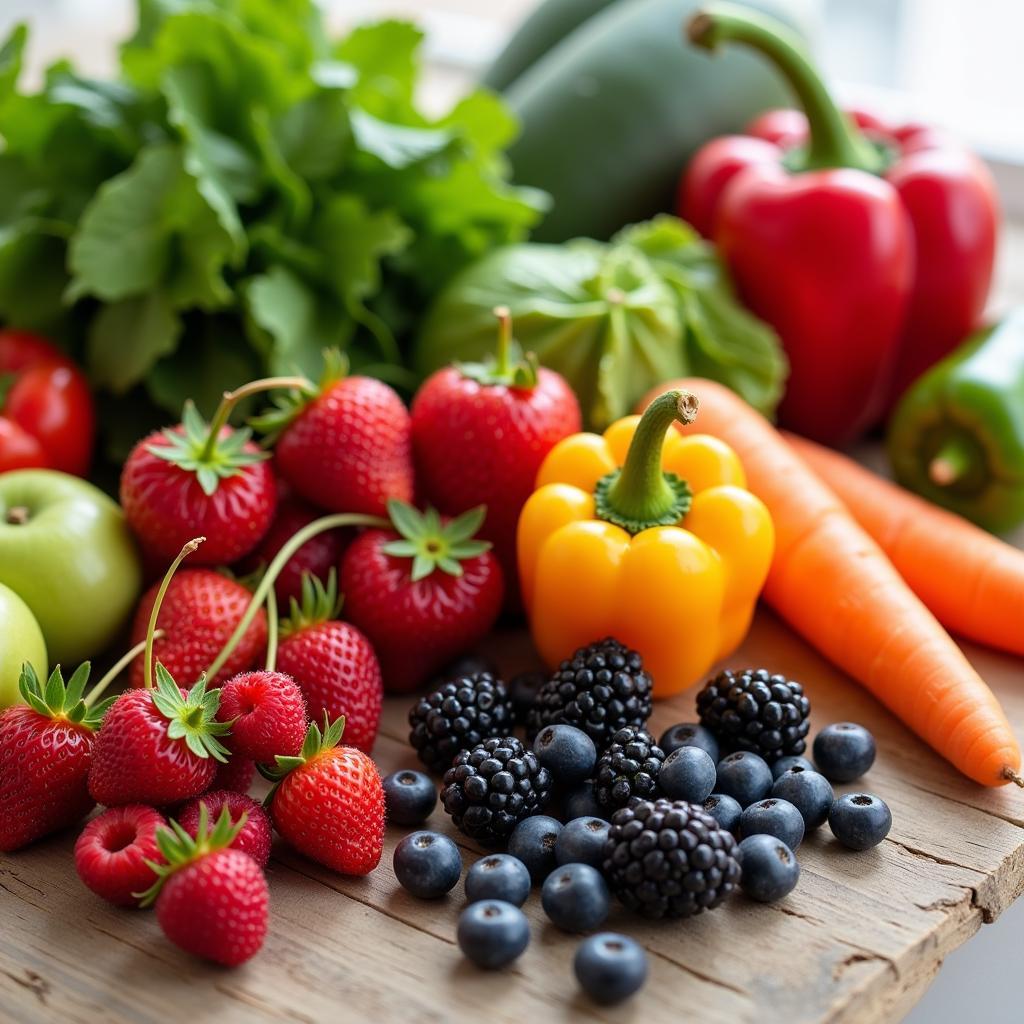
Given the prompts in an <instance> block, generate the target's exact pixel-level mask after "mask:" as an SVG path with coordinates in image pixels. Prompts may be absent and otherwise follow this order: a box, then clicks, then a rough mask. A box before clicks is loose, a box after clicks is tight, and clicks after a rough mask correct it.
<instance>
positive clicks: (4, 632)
mask: <svg viewBox="0 0 1024 1024" xmlns="http://www.w3.org/2000/svg"><path fill="white" fill-rule="evenodd" d="M26 661H27V662H28V663H29V664H30V665H31V666H32V667H33V668H34V669H35V670H36V675H37V676H39V678H40V679H45V678H46V675H47V668H48V666H47V664H46V641H45V640H43V631H42V630H41V629H40V628H39V623H38V622H36V617H35V616H34V615H33V614H32V612H30V611H29V607H28V605H27V604H25V602H24V601H22V599H21V598H20V597H18V595H17V594H16V593H15V592H14V591H13V590H11V588H10V587H5V586H4V585H3V584H2V583H0V709H2V708H9V707H10V706H11V705H12V704H20V703H21V696H20V694H19V693H18V679H19V678H20V677H21V666H22V665H23V664H24V663H25V662H26Z"/></svg>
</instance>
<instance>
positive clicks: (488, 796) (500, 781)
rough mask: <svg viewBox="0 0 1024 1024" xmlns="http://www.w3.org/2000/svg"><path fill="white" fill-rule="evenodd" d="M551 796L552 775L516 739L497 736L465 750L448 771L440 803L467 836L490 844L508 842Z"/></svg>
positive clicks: (532, 753)
mask: <svg viewBox="0 0 1024 1024" xmlns="http://www.w3.org/2000/svg"><path fill="white" fill-rule="evenodd" d="M550 792H551V773H550V772H549V771H548V770H547V768H542V767H541V764H540V762H539V761H538V760H537V755H536V754H535V753H534V752H533V751H532V750H527V749H526V748H525V747H524V746H523V744H522V743H521V742H520V741H519V740H517V739H516V738H515V737H514V736H493V737H491V738H490V739H487V740H484V741H483V743H480V744H477V746H475V747H473V749H472V750H463V751H461V752H460V753H459V754H458V755H457V756H456V758H455V760H454V762H453V763H452V766H451V767H450V768H449V769H448V771H446V772H445V773H444V788H443V789H442V790H441V803H442V805H443V806H444V809H445V811H447V812H448V814H450V815H451V818H452V821H453V822H454V823H455V825H456V826H457V827H458V828H459V829H461V830H462V831H463V832H465V834H466V835H467V836H469V837H470V838H472V839H476V840H477V841H478V842H480V843H483V844H485V845H490V846H493V845H496V844H498V843H501V842H503V841H504V840H506V839H508V837H509V836H510V835H511V834H512V830H513V829H514V828H515V827H516V825H517V824H518V823H519V822H520V821H522V820H523V818H528V817H530V815H532V814H536V813H537V812H538V811H539V810H540V809H541V807H543V805H544V803H545V801H546V800H547V798H548V796H549V795H550Z"/></svg>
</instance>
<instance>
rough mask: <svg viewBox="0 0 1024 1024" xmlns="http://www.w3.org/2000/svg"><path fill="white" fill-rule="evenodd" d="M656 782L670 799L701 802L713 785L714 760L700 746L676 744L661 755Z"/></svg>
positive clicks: (694, 802) (693, 802)
mask: <svg viewBox="0 0 1024 1024" xmlns="http://www.w3.org/2000/svg"><path fill="white" fill-rule="evenodd" d="M658 785H659V786H660V787H661V791H662V792H663V793H664V794H665V796H667V797H668V798H669V799H670V800H688V801H689V802H690V803H692V804H702V803H703V802H704V801H705V800H707V798H708V797H709V796H710V795H711V791H712V790H713V789H714V788H715V762H714V761H712V760H711V755H710V754H709V753H708V752H707V751H706V750H703V749H702V748H701V747H679V748H678V749H676V750H674V751H673V752H672V753H671V754H669V755H668V757H667V758H665V763H664V764H663V765H662V766H661V771H660V772H659V773H658Z"/></svg>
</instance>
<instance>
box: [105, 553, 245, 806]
mask: <svg viewBox="0 0 1024 1024" xmlns="http://www.w3.org/2000/svg"><path fill="white" fill-rule="evenodd" d="M202 542H203V538H202V537H199V538H197V539H195V540H192V541H189V543H188V544H186V545H185V546H184V547H183V548H182V549H181V551H180V552H179V553H178V557H177V558H175V559H174V561H173V562H172V563H171V565H170V567H169V568H168V570H167V573H166V575H165V576H164V579H163V582H162V583H161V584H160V588H159V590H158V591H157V594H156V598H155V600H154V603H153V610H152V613H151V614H150V618H149V629H148V632H147V634H146V651H145V652H144V659H143V660H144V665H145V667H144V674H143V682H144V688H143V689H141V690H128V691H127V692H126V693H122V694H121V696H120V697H118V698H117V699H116V700H115V701H114V703H113V704H112V705H111V706H110V710H109V711H108V712H107V714H106V718H105V719H104V722H103V728H101V729H100V731H99V733H98V734H97V736H96V741H95V743H94V744H93V754H92V761H91V763H90V765H89V793H90V795H91V796H92V798H93V799H94V800H95V801H96V802H97V803H101V804H107V805H108V806H116V805H118V804H136V803H138V804H153V805H155V806H160V805H162V804H172V803H177V802H178V801H179V800H187V799H189V797H193V796H198V795H199V794H200V793H202V792H204V791H205V790H207V789H209V787H210V783H211V782H212V781H213V777H214V775H215V774H216V771H217V762H218V761H225V760H226V756H227V753H228V751H227V748H226V747H225V746H224V745H223V744H222V743H221V742H220V740H218V739H217V737H218V736H222V735H224V734H225V733H227V732H228V731H229V730H230V728H231V727H230V725H228V724H227V723H225V722H218V721H217V720H216V719H217V710H218V708H219V705H220V691H219V690H210V691H209V692H207V690H206V679H205V677H204V676H200V678H199V681H198V682H197V683H196V684H195V685H194V686H193V687H192V689H191V690H187V691H186V690H183V689H181V688H180V687H179V686H178V684H177V683H176V682H175V681H174V678H173V676H171V674H170V673H169V672H168V671H167V669H166V667H165V666H164V665H163V663H162V662H157V664H156V688H155V689H154V688H153V668H152V666H153V655H152V651H153V642H154V631H155V629H156V623H157V621H158V620H159V618H160V612H161V609H162V604H163V599H164V596H165V594H166V593H167V591H168V590H170V586H171V584H172V583H173V582H174V573H175V571H176V570H177V568H178V566H179V565H180V564H181V563H182V561H184V559H185V558H187V557H188V555H189V554H191V552H193V551H195V549H196V548H197V547H198V546H199V545H200V544H201V543H202Z"/></svg>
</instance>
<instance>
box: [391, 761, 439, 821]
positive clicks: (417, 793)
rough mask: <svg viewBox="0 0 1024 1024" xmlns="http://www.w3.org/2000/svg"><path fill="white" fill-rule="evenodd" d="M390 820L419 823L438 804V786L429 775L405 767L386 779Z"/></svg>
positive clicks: (424, 819)
mask: <svg viewBox="0 0 1024 1024" xmlns="http://www.w3.org/2000/svg"><path fill="white" fill-rule="evenodd" d="M384 799H385V801H386V802H387V808H388V821H390V822H391V823H392V824H394V825H419V824H421V823H422V822H424V821H426V820H427V818H429V817H430V815H431V814H433V812H434V808H435V807H436V806H437V787H436V786H435V785H434V783H433V782H432V781H431V779H430V777H429V776H428V775H424V774H423V772H414V771H410V770H409V769H405V770H404V771H400V772H392V773H391V774H390V775H388V776H387V777H386V778H385V779H384Z"/></svg>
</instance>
